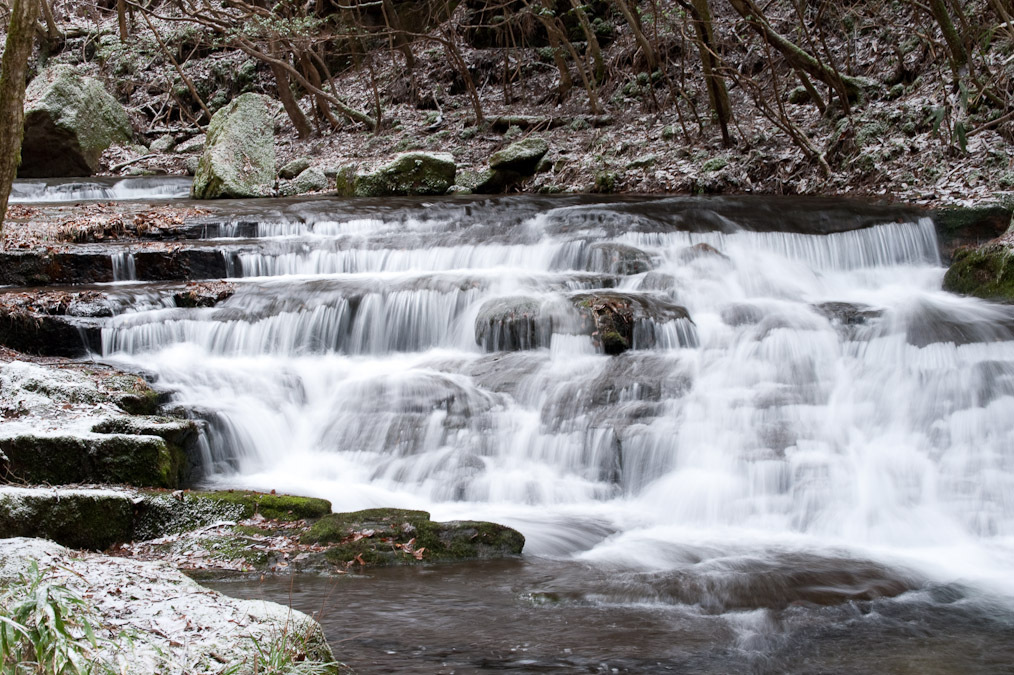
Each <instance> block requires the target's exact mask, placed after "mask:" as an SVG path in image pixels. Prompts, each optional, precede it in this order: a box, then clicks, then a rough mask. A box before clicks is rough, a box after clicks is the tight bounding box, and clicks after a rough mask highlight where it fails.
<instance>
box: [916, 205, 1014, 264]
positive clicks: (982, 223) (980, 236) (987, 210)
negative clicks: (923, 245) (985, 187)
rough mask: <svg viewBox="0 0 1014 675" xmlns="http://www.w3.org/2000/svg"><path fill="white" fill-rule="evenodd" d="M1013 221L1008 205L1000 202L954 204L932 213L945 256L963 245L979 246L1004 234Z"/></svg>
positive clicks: (953, 253)
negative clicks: (1005, 205) (954, 205)
mask: <svg viewBox="0 0 1014 675" xmlns="http://www.w3.org/2000/svg"><path fill="white" fill-rule="evenodd" d="M1012 223H1014V214H1012V212H1011V209H1010V208H1009V207H1004V206H1001V205H999V204H991V205H985V206H978V207H973V208H967V207H954V208H945V209H940V210H938V211H934V212H933V225H934V229H936V232H937V241H939V243H940V252H941V253H942V254H943V256H944V259H945V260H947V259H953V257H954V255H955V253H956V251H957V250H958V249H960V248H963V247H975V246H979V245H980V244H981V243H982V242H988V241H991V240H993V239H995V238H997V237H999V236H1000V235H1002V234H1003V233H1004V232H1005V231H1006V230H1007V228H1008V227H1010V226H1011V224H1012Z"/></svg>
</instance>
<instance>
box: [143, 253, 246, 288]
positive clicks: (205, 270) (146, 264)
mask: <svg viewBox="0 0 1014 675" xmlns="http://www.w3.org/2000/svg"><path fill="white" fill-rule="evenodd" d="M134 269H135V271H136V274H137V278H138V279H139V280H141V281H182V280H189V279H221V278H222V277H225V276H227V275H228V268H227V266H226V262H225V256H224V255H223V254H222V253H221V252H220V251H214V250H205V249H182V250H174V251H138V252H137V253H135V254H134Z"/></svg>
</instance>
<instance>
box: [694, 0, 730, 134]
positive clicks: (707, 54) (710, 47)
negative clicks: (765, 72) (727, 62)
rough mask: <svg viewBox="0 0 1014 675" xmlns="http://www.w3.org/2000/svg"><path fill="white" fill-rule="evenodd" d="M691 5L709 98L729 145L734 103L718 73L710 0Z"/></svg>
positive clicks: (695, 1)
mask: <svg viewBox="0 0 1014 675" xmlns="http://www.w3.org/2000/svg"><path fill="white" fill-rule="evenodd" d="M691 2H692V4H691V5H690V6H689V7H690V10H691V16H692V17H693V19H694V30H695V31H696V32H697V50H698V51H699V52H700V54H701V69H702V71H703V72H704V81H705V83H706V84H707V86H708V100H709V101H710V102H711V109H712V110H714V111H715V117H716V118H717V119H718V125H719V127H720V128H721V130H722V145H724V146H725V147H729V146H730V145H732V139H731V138H730V137H729V121H730V120H731V119H732V104H731V103H730V102H729V91H728V89H726V87H725V79H724V78H723V77H722V76H721V75H720V74H719V73H718V67H719V62H718V52H717V51H716V49H715V32H714V29H713V27H712V23H711V8H710V7H708V0H691Z"/></svg>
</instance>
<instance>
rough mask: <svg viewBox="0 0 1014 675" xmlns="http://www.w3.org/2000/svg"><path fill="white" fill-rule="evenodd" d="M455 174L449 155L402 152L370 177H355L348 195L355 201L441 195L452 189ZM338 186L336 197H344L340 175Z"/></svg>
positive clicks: (358, 175) (452, 161)
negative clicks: (401, 196) (337, 195)
mask: <svg viewBox="0 0 1014 675" xmlns="http://www.w3.org/2000/svg"><path fill="white" fill-rule="evenodd" d="M457 170H458V168H457V165H456V164H455V163H454V157H453V156H452V155H451V154H450V153H443V152H406V153H403V154H401V155H398V156H397V157H395V158H394V160H393V161H391V162H390V163H388V164H385V165H384V166H382V167H381V168H379V169H377V170H376V171H374V172H372V173H359V174H356V176H355V179H354V186H353V188H352V194H353V195H355V196H356V197H387V196H392V195H395V196H397V195H442V194H444V193H445V192H447V189H448V188H449V187H451V186H452V185H454V176H455V174H456V173H457ZM347 180H348V179H347V177H346V181H347ZM338 182H339V185H338V188H339V193H340V194H347V188H346V190H342V189H341V188H342V186H341V175H339V178H338Z"/></svg>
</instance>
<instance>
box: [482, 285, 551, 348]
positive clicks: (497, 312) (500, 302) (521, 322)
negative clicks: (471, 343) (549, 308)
mask: <svg viewBox="0 0 1014 675" xmlns="http://www.w3.org/2000/svg"><path fill="white" fill-rule="evenodd" d="M551 337H552V321H551V320H550V319H549V318H548V317H547V316H545V315H544V314H543V312H542V303H541V302H540V301H538V300H536V299H534V298H530V297H525V296H511V297H506V298H494V299H492V300H488V301H486V302H485V303H483V305H482V307H481V308H480V309H479V315H478V316H477V317H476V318H475V342H476V344H478V345H479V346H480V347H482V348H483V349H485V350H486V351H488V352H499V351H516V350H521V349H537V348H539V347H548V346H549V341H550V338H551Z"/></svg>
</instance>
